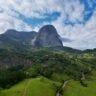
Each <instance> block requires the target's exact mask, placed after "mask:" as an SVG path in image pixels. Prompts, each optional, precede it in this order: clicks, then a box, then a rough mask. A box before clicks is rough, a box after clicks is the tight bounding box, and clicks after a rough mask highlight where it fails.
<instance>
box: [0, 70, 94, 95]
mask: <svg viewBox="0 0 96 96" xmlns="http://www.w3.org/2000/svg"><path fill="white" fill-rule="evenodd" d="M93 73H94V74H93V75H92V78H91V80H89V81H86V83H87V84H88V87H83V86H82V85H81V84H80V82H79V81H74V80H71V81H70V82H69V83H68V84H67V85H66V87H65V89H64V95H63V96H96V74H95V72H93ZM57 77H58V76H57ZM64 77H66V76H64ZM54 85H57V86H60V83H58V82H54V81H52V80H49V79H47V78H44V77H37V78H34V79H32V78H31V79H26V80H24V81H22V82H20V83H19V84H17V85H14V86H13V87H11V88H10V89H6V90H2V91H0V96H55V92H56V89H55V86H54Z"/></svg>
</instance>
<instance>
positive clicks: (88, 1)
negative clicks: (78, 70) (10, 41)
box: [0, 0, 96, 49]
mask: <svg viewBox="0 0 96 96" xmlns="http://www.w3.org/2000/svg"><path fill="white" fill-rule="evenodd" d="M46 24H53V25H54V26H55V27H56V29H57V30H58V33H59V34H60V35H61V36H62V38H67V39H69V40H72V41H71V42H63V44H64V45H65V46H70V47H73V48H79V49H85V48H94V47H96V39H95V38H96V0H1V1H0V33H3V32H5V31H6V30H7V29H16V30H20V31H26V30H27V31H30V30H36V31H37V30H38V29H39V28H40V27H41V26H43V25H46Z"/></svg>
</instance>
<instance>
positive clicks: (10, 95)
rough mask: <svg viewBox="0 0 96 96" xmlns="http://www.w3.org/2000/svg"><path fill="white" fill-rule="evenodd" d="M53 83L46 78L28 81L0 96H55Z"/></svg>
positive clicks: (1, 93) (2, 92) (3, 92)
mask: <svg viewBox="0 0 96 96" xmlns="http://www.w3.org/2000/svg"><path fill="white" fill-rule="evenodd" d="M53 83H54V82H53V81H51V80H48V79H46V78H44V77H38V78H36V79H27V80H25V81H23V82H21V83H19V84H17V85H15V86H13V87H12V88H10V89H6V90H3V91H1V92H0V96H55V87H54V86H53ZM56 84H57V83H56Z"/></svg>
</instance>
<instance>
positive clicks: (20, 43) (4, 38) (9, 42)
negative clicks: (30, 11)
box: [0, 30, 37, 49]
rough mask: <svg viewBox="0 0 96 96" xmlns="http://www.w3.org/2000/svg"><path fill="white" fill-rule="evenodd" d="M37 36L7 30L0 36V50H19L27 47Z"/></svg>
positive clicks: (31, 33) (33, 33) (35, 33)
mask: <svg viewBox="0 0 96 96" xmlns="http://www.w3.org/2000/svg"><path fill="white" fill-rule="evenodd" d="M36 35H37V32H34V31H32V32H23V31H22V32H18V31H16V30H8V31H6V32H5V33H4V34H1V35H0V48H7V49H10V48H11V49H12V48H13V49H14V48H15V49H19V48H21V49H22V48H23V49H24V48H25V47H26V46H29V45H30V43H31V40H32V39H33V38H34V37H35V36H36Z"/></svg>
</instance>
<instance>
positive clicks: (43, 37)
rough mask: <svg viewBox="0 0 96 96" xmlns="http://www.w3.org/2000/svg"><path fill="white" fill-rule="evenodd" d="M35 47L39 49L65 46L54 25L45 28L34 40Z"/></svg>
mask: <svg viewBox="0 0 96 96" xmlns="http://www.w3.org/2000/svg"><path fill="white" fill-rule="evenodd" d="M34 45H35V46H38V47H57V46H63V44H62V41H61V40H60V36H59V35H58V33H57V30H56V29H55V27H54V26H52V25H46V26H43V27H42V28H41V29H40V30H39V32H38V34H37V37H36V38H35V40H34Z"/></svg>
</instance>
